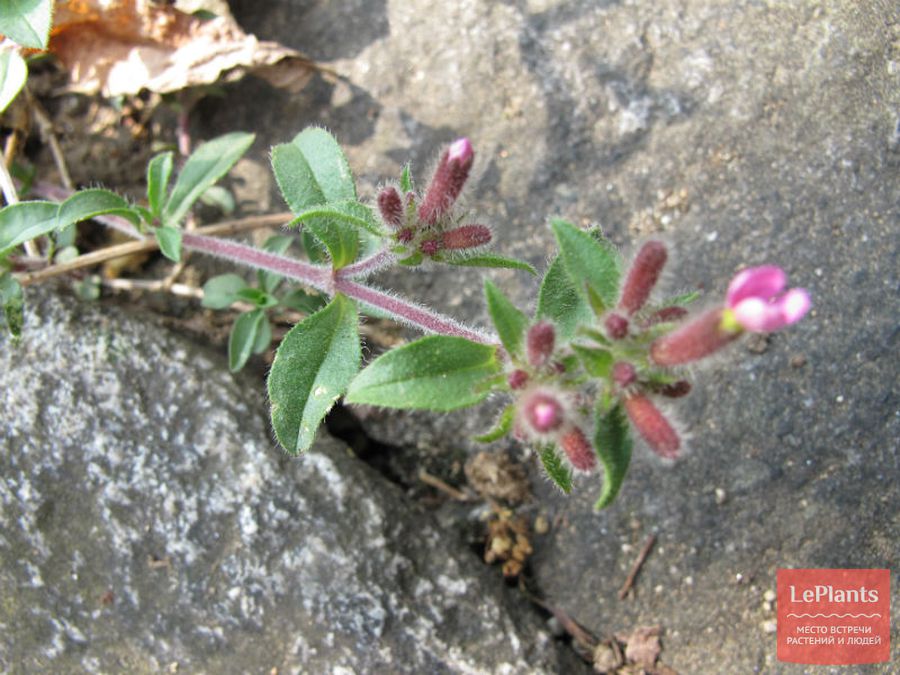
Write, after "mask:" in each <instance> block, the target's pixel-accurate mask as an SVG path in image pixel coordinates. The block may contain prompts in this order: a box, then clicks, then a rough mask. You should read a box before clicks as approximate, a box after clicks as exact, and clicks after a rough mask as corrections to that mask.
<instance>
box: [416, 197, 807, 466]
mask: <svg viewBox="0 0 900 675" xmlns="http://www.w3.org/2000/svg"><path fill="white" fill-rule="evenodd" d="M420 210H421V209H420ZM428 212H429V213H430V211H428ZM668 257H669V254H668V250H667V248H666V246H665V244H663V243H662V242H659V241H649V242H646V243H645V244H644V245H643V246H642V247H641V248H640V250H639V251H638V253H637V255H636V256H635V257H634V260H633V262H632V264H631V266H630V267H629V269H628V272H627V274H626V275H625V279H624V282H623V284H622V287H621V289H620V294H619V297H618V302H616V303H615V304H614V306H612V307H611V308H610V309H608V310H607V309H605V308H604V307H603V306H602V301H600V302H593V301H592V302H593V306H594V309H595V311H596V312H597V314H598V316H597V322H598V323H597V325H596V326H594V327H593V328H587V327H586V328H585V329H583V330H582V335H583V336H585V337H586V338H587V339H590V340H592V341H593V343H594V344H591V345H588V344H584V343H577V344H575V345H568V344H563V345H560V344H558V338H557V329H556V327H555V326H554V325H553V324H552V323H550V322H549V321H546V320H540V321H537V322H536V323H534V324H533V325H531V326H530V327H529V328H528V330H527V331H526V333H525V336H524V338H525V339H524V345H523V348H522V349H521V350H519V352H518V353H516V354H510V355H509V357H510V358H509V362H508V363H509V366H508V371H507V386H508V388H509V391H510V392H511V393H512V394H513V396H514V397H515V399H516V401H515V404H514V414H513V416H512V418H511V419H512V423H513V429H514V435H515V436H516V437H517V438H519V439H520V440H523V441H526V442H530V443H532V444H534V445H538V446H542V447H547V446H554V447H555V448H556V449H557V450H558V451H559V452H560V454H561V455H562V456H563V457H564V458H565V459H566V460H568V464H569V465H570V466H571V468H572V469H573V470H575V471H577V472H581V473H588V472H591V471H594V470H595V469H596V468H597V466H598V457H600V456H604V455H603V450H604V449H603V448H595V447H594V445H593V443H592V442H591V440H589V439H590V438H591V437H592V436H593V435H594V433H591V432H596V433H597V435H598V437H599V436H600V433H599V430H594V429H592V428H591V426H590V423H589V422H588V421H587V420H588V419H589V418H591V417H592V415H591V412H592V410H593V408H594V407H595V406H599V408H600V409H601V410H606V411H612V410H613V409H614V407H615V406H617V405H618V406H621V410H622V411H624V413H625V416H626V417H627V419H628V420H629V421H630V423H631V426H632V427H633V428H634V430H635V431H636V432H637V434H639V435H640V437H641V438H643V440H644V441H645V442H646V444H647V445H648V446H649V447H650V448H651V449H652V450H653V451H654V452H655V453H656V454H657V455H659V456H660V457H662V458H665V459H675V458H677V457H678V456H679V454H681V452H682V450H683V447H684V441H683V439H682V436H681V435H680V434H679V432H678V430H677V425H676V424H675V423H673V422H672V421H671V419H670V418H669V416H668V414H667V413H665V412H664V408H665V406H663V405H662V404H661V401H663V400H664V399H677V398H681V397H683V396H686V395H687V394H688V393H690V391H691V384H690V382H689V381H688V380H687V379H685V378H684V372H683V370H681V368H680V367H681V366H682V365H684V364H687V363H690V362H692V361H695V360H697V359H700V358H703V357H705V356H708V355H709V354H712V353H713V352H715V351H717V350H718V349H721V348H722V347H724V346H726V345H728V344H729V343H731V342H732V341H733V340H734V339H735V338H737V337H738V336H739V335H740V334H741V333H742V332H744V331H766V332H768V331H772V330H776V329H778V328H781V327H783V326H787V325H789V324H792V323H795V322H796V321H799V320H800V318H802V317H803V316H804V314H806V312H807V311H808V310H809V307H810V299H809V295H808V293H807V292H806V291H804V290H802V289H791V290H788V291H785V287H786V284H787V278H786V276H785V274H784V272H783V271H782V270H781V269H780V268H778V267H772V266H766V267H757V268H752V269H748V270H745V271H743V272H741V273H740V274H738V275H737V276H736V277H735V278H734V280H733V281H732V282H731V284H730V285H729V288H728V293H727V296H726V300H725V303H724V305H723V306H720V307H717V308H713V309H709V310H706V311H704V312H701V313H699V314H698V315H696V316H695V317H690V316H689V315H688V310H687V309H686V308H685V307H684V306H682V304H680V303H683V302H686V301H687V300H688V298H682V299H681V300H680V301H679V300H677V299H676V300H673V301H672V302H669V303H662V304H658V303H653V302H651V300H650V298H651V294H652V293H653V290H654V288H655V287H656V285H657V282H658V281H659V279H660V276H661V275H662V272H663V268H664V267H665V265H666V262H667V260H668ZM579 361H580V362H581V363H582V364H583V365H584V368H585V370H587V371H589V372H590V373H592V374H593V376H594V377H596V378H598V379H599V381H597V380H594V381H593V382H589V381H588V380H587V379H586V378H585V377H584V371H583V370H582V369H581V368H579V367H578V366H577V365H575V364H577V363H578V362H579ZM589 364H590V365H589ZM586 432H587V433H586ZM598 452H599V454H598Z"/></svg>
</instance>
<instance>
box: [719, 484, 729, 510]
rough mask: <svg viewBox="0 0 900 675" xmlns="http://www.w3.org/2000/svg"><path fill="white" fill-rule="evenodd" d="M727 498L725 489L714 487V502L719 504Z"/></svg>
mask: <svg viewBox="0 0 900 675" xmlns="http://www.w3.org/2000/svg"><path fill="white" fill-rule="evenodd" d="M727 499H728V495H727V494H726V493H725V490H723V489H722V488H716V504H718V505H719V506H721V505H722V504H724V503H725V500H727Z"/></svg>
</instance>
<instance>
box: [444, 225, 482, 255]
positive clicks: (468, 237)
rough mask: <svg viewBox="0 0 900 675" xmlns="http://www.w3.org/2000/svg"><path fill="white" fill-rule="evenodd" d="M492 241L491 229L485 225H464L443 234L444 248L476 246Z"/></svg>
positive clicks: (453, 248) (454, 248)
mask: <svg viewBox="0 0 900 675" xmlns="http://www.w3.org/2000/svg"><path fill="white" fill-rule="evenodd" d="M490 241H491V231H490V230H489V229H488V228H487V227H485V226H484V225H463V226H462V227H457V228H455V229H452V230H447V231H446V232H444V234H443V242H444V248H446V249H450V250H456V249H466V248H476V247H478V246H483V245H484V244H487V243H489V242H490Z"/></svg>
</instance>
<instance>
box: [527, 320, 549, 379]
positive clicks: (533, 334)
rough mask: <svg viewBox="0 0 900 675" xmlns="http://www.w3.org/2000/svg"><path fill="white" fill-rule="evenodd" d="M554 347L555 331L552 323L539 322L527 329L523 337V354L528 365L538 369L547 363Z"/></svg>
mask: <svg viewBox="0 0 900 675" xmlns="http://www.w3.org/2000/svg"><path fill="white" fill-rule="evenodd" d="M555 346H556V329H555V328H554V327H553V324H552V323H548V322H547V321H539V322H538V323H536V324H534V325H533V326H532V327H531V328H529V329H528V334H527V335H526V337H525V352H526V354H527V356H528V363H530V364H531V365H532V366H533V367H535V368H540V367H541V366H543V365H544V364H545V363H547V361H548V359H549V358H550V355H551V354H553V348H554V347H555Z"/></svg>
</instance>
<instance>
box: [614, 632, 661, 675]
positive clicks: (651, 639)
mask: <svg viewBox="0 0 900 675" xmlns="http://www.w3.org/2000/svg"><path fill="white" fill-rule="evenodd" d="M661 632H662V629H661V628H660V627H659V626H638V627H637V628H635V629H634V630H633V631H631V633H630V634H629V633H616V639H617V640H618V641H619V642H624V643H625V658H626V659H627V660H628V661H631V662H633V663H636V664H637V665H639V666H640V667H641V668H644V669H645V670H652V669H653V665H654V664H655V663H656V659H657V658H659V652H660V650H661V647H660V644H659V635H660V633H661Z"/></svg>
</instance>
